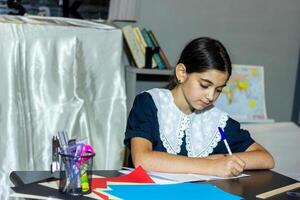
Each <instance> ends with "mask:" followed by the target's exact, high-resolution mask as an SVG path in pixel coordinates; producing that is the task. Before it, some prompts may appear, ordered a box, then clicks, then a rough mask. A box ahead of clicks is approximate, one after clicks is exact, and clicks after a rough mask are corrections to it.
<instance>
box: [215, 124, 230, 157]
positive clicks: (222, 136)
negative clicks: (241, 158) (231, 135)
mask: <svg viewBox="0 0 300 200" xmlns="http://www.w3.org/2000/svg"><path fill="white" fill-rule="evenodd" d="M218 130H219V132H220V134H221V138H222V140H223V142H224V144H225V146H226V149H227V151H228V153H229V155H232V152H231V149H230V147H229V145H228V142H227V140H226V136H225V133H224V131H223V130H222V128H220V127H218Z"/></svg>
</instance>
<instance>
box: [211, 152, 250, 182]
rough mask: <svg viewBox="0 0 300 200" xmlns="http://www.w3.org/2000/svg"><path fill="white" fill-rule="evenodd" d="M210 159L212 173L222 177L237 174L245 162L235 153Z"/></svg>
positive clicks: (242, 169) (242, 168) (243, 167)
mask: <svg viewBox="0 0 300 200" xmlns="http://www.w3.org/2000/svg"><path fill="white" fill-rule="evenodd" d="M212 161H213V162H214V163H213V167H212V170H214V174H216V175H217V176H223V177H229V176H238V175H240V174H241V173H242V172H243V171H244V169H245V166H246V163H245V162H244V161H243V160H241V159H240V158H239V157H238V156H236V155H228V156H225V157H222V158H218V159H214V160H212Z"/></svg>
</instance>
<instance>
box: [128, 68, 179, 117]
mask: <svg viewBox="0 0 300 200" xmlns="http://www.w3.org/2000/svg"><path fill="white" fill-rule="evenodd" d="M125 68H126V70H125V76H126V77H125V78H126V95H127V113H129V111H130V109H131V107H132V104H133V101H134V98H135V96H136V95H137V94H138V93H139V92H141V91H143V90H148V89H151V88H154V87H163V86H165V85H166V84H167V83H168V81H169V78H170V76H171V75H172V74H173V70H171V69H145V68H137V67H134V66H131V65H127V66H125Z"/></svg>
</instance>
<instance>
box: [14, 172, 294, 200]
mask: <svg viewBox="0 0 300 200" xmlns="http://www.w3.org/2000/svg"><path fill="white" fill-rule="evenodd" d="M245 173H246V174H249V175H250V176H249V177H243V178H239V179H227V180H215V181H208V182H199V183H200V184H201V183H212V184H213V185H216V186H217V187H219V188H221V189H223V190H224V191H227V192H229V193H232V194H236V195H239V196H242V197H243V198H244V199H246V200H254V199H258V198H256V195H258V194H261V193H264V192H268V191H270V190H273V189H277V188H279V187H283V186H286V185H290V184H293V183H296V182H297V181H296V180H294V179H292V178H289V177H287V176H284V175H282V174H279V173H276V172H274V171H271V170H255V171H246V172H245ZM94 174H97V175H101V176H106V177H112V176H118V175H120V173H119V172H118V171H117V170H95V171H94ZM51 177H56V178H58V173H55V174H51V173H50V172H49V171H13V172H11V174H10V180H11V181H12V183H13V184H14V185H15V186H20V185H22V184H27V183H32V182H37V181H40V180H45V179H47V178H51ZM298 191H299V189H298ZM285 199H290V200H296V199H300V198H295V197H290V196H288V195H287V194H286V193H282V194H279V195H276V196H273V197H270V198H268V200H285Z"/></svg>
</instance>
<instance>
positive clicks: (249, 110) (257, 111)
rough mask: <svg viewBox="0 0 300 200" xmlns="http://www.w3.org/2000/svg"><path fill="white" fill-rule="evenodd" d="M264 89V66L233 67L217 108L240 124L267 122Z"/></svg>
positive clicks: (216, 104) (216, 103)
mask: <svg viewBox="0 0 300 200" xmlns="http://www.w3.org/2000/svg"><path fill="white" fill-rule="evenodd" d="M264 88H265V87H264V68H263V67H262V66H253V65H233V66H232V75H231V77H230V79H229V81H228V83H227V85H226V87H225V88H223V91H222V93H221V94H220V96H219V98H218V99H217V101H216V102H215V106H216V107H217V108H220V109H221V110H223V111H225V112H227V113H228V114H229V115H230V117H232V118H234V119H236V120H237V121H240V122H247V121H249V122H250V121H256V120H257V121H259V120H267V112H266V105H265V89H264Z"/></svg>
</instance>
